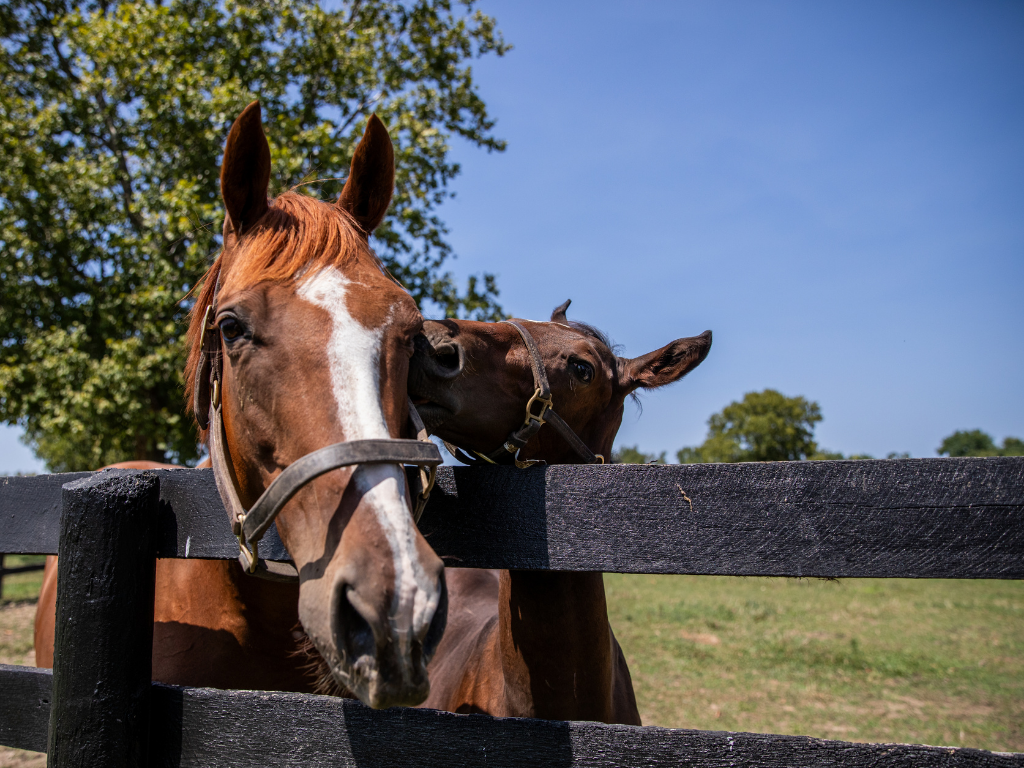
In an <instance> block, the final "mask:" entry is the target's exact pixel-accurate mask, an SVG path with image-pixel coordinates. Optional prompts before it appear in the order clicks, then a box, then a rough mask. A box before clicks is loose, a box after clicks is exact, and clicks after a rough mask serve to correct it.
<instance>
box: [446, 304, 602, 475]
mask: <svg viewBox="0 0 1024 768" xmlns="http://www.w3.org/2000/svg"><path fill="white" fill-rule="evenodd" d="M501 322H503V323H505V324H506V325H511V326H512V327H513V328H515V329H516V330H517V331H518V332H519V335H520V336H521V337H522V339H523V343H524V344H526V351H527V352H528V353H529V357H530V367H531V368H532V369H533V384H534V387H535V388H536V389H535V390H534V392H533V396H532V397H530V399H529V400H528V401H527V403H526V418H525V419H524V420H523V424H522V426H521V427H519V428H518V429H514V430H512V432H510V433H509V435H508V437H507V438H506V439H505V442H504V444H503V445H502V446H501V447H500V448H496V449H495V450H493V451H491V452H490V453H479V452H477V451H473V453H474V454H475V455H476V456H475V457H473V456H470V455H468V453H467V452H466V451H464V450H462V449H461V448H459V447H458V446H456V445H452V444H451V443H448V442H447V441H446V442H445V447H446V448H447V449H448V451H449V452H450V453H451V454H452V455H453V456H454V457H455V458H456V459H458V460H459V461H461V462H462V463H463V464H481V463H487V464H507V463H512V462H514V463H515V465H516V466H517V467H519V468H520V469H525V468H527V467H532V466H533V465H534V464H538V463H540V462H539V461H536V460H526V461H523V460H521V459H520V458H519V456H518V453H519V451H520V450H522V449H523V448H525V447H526V444H527V443H528V442H529V441H530V438H532V437H533V436H534V435H536V434H537V433H538V432H539V431H540V428H541V427H542V426H544V425H545V424H550V425H551V426H552V427H553V428H554V429H555V431H556V432H558V434H559V435H561V436H562V439H564V440H565V441H566V442H567V443H569V446H570V447H571V448H572V449H573V451H575V452H576V455H577V456H579V457H580V458H581V459H583V463H584V464H604V456H602V455H601V454H599V453H594V452H593V451H592V450H590V448H588V447H587V444H586V443H584V442H583V441H582V440H581V439H580V437H579V435H577V434H576V433H575V432H573V430H572V427H570V426H569V425H568V424H566V423H565V420H564V419H563V418H562V417H561V416H559V415H558V414H557V413H556V412H555V409H554V406H553V405H552V401H551V387H550V385H549V384H548V376H547V373H546V372H545V371H544V360H543V359H542V358H541V355H540V348H538V346H537V342H536V341H535V340H534V338H533V336H532V335H531V334H530V332H529V331H528V330H526V328H524V327H523V326H522V325H521V324H520V323H518V322H516V321H515V320H502V321H501Z"/></svg>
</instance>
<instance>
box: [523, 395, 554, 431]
mask: <svg viewBox="0 0 1024 768" xmlns="http://www.w3.org/2000/svg"><path fill="white" fill-rule="evenodd" d="M534 403H540V413H537V414H535V413H534V412H533V404H534ZM550 407H551V395H548V396H547V397H544V393H543V392H542V391H541V388H540V387H537V389H536V391H535V392H534V393H533V397H531V398H530V400H529V402H527V403H526V418H525V419H524V420H523V426H524V427H525V426H529V424H530V422H531V421H536V422H537V426H538V427H540V426H542V425H543V424H544V414H546V413H547V412H548V408H550Z"/></svg>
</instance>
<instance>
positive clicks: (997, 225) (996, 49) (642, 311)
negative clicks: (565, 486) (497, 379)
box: [0, 0, 1024, 473]
mask: <svg viewBox="0 0 1024 768" xmlns="http://www.w3.org/2000/svg"><path fill="white" fill-rule="evenodd" d="M480 7H481V8H482V9H483V10H484V11H485V12H487V13H490V14H492V15H494V16H495V17H496V18H497V19H498V22H499V27H500V28H501V29H502V30H503V32H504V33H505V37H506V39H507V40H508V41H509V42H510V43H512V44H513V45H514V46H515V50H513V51H512V52H511V53H510V54H508V55H507V56H506V57H504V58H503V59H496V58H494V57H489V58H487V59H485V60H483V61H480V62H478V63H477V64H476V65H475V67H474V71H475V74H476V78H477V81H478V84H479V87H480V92H481V94H482V96H483V97H484V99H485V100H486V101H487V103H488V105H489V107H490V109H491V112H492V114H493V115H494V116H495V117H496V118H497V120H498V124H497V128H496V133H497V135H499V136H500V137H502V138H504V139H506V140H507V141H508V145H509V146H508V150H507V151H506V152H504V153H494V154H487V153H485V152H482V151H480V150H477V149H473V148H470V147H468V146H466V145H463V144H458V143H456V144H455V146H454V153H455V156H456V158H457V159H458V160H459V162H460V163H461V164H462V175H461V176H460V177H459V178H458V179H457V180H456V181H455V183H454V187H453V188H454V190H455V191H456V192H457V197H456V198H455V199H454V200H452V201H450V202H448V203H446V204H445V206H444V208H443V210H442V215H443V217H444V218H445V219H446V221H447V222H448V224H449V226H450V227H451V241H452V243H453V244H454V246H455V250H456V252H457V253H458V254H459V258H458V260H457V261H455V262H452V264H451V268H452V269H453V271H454V272H455V273H456V274H457V275H460V276H465V275H468V274H472V273H476V272H481V271H489V272H494V273H496V274H497V275H498V278H499V286H500V287H501V291H502V295H501V300H502V303H503V305H504V306H505V308H506V309H507V310H508V311H510V312H512V313H514V314H516V315H518V316H521V317H530V318H547V317H548V315H549V314H550V311H551V309H552V308H553V307H554V306H555V305H557V304H559V303H561V302H562V301H564V300H565V299H566V298H572V300H573V305H572V308H571V309H570V311H569V316H570V317H571V318H575V319H580V320H585V321H588V322H591V323H593V324H595V325H597V326H598V327H600V328H602V329H603V330H605V331H607V332H608V333H609V334H610V335H611V336H612V338H613V339H614V340H615V341H616V342H618V343H619V344H621V345H623V347H624V353H625V354H627V355H629V356H634V355H639V354H642V353H645V352H648V351H650V350H652V349H655V348H657V347H660V346H662V345H664V344H665V343H667V342H668V341H670V340H672V339H674V338H676V337H679V336H691V335H695V334H698V333H700V332H701V331H703V330H705V329H707V328H710V329H712V330H713V331H714V334H715V341H714V346H713V348H712V350H711V354H710V355H709V356H708V358H707V360H706V361H705V362H704V364H703V365H702V366H701V367H700V368H698V369H697V370H696V371H694V372H693V373H692V374H691V375H690V376H689V377H688V378H686V379H685V380H684V381H683V382H681V383H678V384H675V385H672V386H670V387H668V388H665V389H663V390H660V391H658V392H652V393H649V394H648V395H646V396H645V397H644V410H643V415H642V416H639V417H638V413H637V411H636V410H635V409H633V408H632V406H627V413H626V418H625V419H624V422H623V426H622V430H621V431H620V433H619V444H639V445H640V446H641V448H643V449H644V450H648V451H663V450H664V451H668V452H669V456H670V457H671V456H672V454H674V452H675V451H676V450H677V449H678V448H680V447H681V446H684V445H694V444H697V443H699V442H700V441H701V440H702V439H703V437H704V433H705V430H706V421H707V418H708V416H709V415H710V414H711V413H713V412H715V411H718V410H720V409H721V408H722V407H723V406H725V405H726V404H727V403H729V402H730V401H732V400H735V399H738V398H740V397H742V396H743V394H744V393H745V392H749V391H752V390H760V389H763V388H765V387H774V388H776V389H779V390H780V391H782V392H784V393H785V394H788V395H798V394H799V395H804V396H806V397H808V398H810V399H813V400H816V401H818V402H819V403H820V404H821V407H822V411H823V414H824V416H825V419H824V421H823V422H822V423H821V424H820V425H819V427H818V430H817V437H818V440H819V443H820V444H822V445H823V446H824V447H826V448H829V449H831V450H840V451H843V452H844V453H860V452H867V453H871V454H874V455H876V456H884V455H885V454H886V453H888V452H889V451H909V452H910V453H911V454H912V455H914V456H933V455H935V448H936V447H937V446H938V444H939V442H940V441H941V439H942V438H943V437H944V436H945V435H947V434H949V433H951V432H952V431H953V430H956V429H973V428H981V429H984V430H986V431H988V432H989V433H991V434H992V435H994V436H995V437H996V438H997V439H1002V438H1003V437H1005V436H1006V435H1016V436H1020V437H1024V403H1022V396H1021V393H1022V392H1024V301H1022V298H1024V297H1022V289H1024V4H1022V3H1019V2H1005V3H996V2H956V3H950V2H900V3H888V2H887V3H882V2H856V3H817V2H788V3H787V2H734V3H721V2H716V3H712V2H708V3H667V2H666V3H653V2H631V3H625V2H622V3H579V4H574V5H568V4H553V3H539V2H538V3H531V2H522V0H517V2H497V1H489V0H485V2H483V3H482V4H481V6H480ZM16 436H17V432H16V431H15V430H10V429H7V430H4V431H3V432H0V473H6V472H11V471H15V470H31V469H37V470H38V469H39V468H40V467H39V465H38V464H37V463H36V462H35V461H34V460H33V459H32V457H31V454H30V453H29V452H28V451H27V449H24V448H23V447H22V446H20V445H19V444H18V443H17V440H16Z"/></svg>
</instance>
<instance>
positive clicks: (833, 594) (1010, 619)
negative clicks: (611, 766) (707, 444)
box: [0, 563, 1024, 768]
mask: <svg viewBox="0 0 1024 768" xmlns="http://www.w3.org/2000/svg"><path fill="white" fill-rule="evenodd" d="M11 564H12V565H13V563H11ZM40 581H41V574H40V573H32V574H25V575H24V576H14V577H11V578H10V579H9V580H5V584H4V599H5V601H6V602H5V603H4V604H3V605H2V606H0V662H2V663H8V664H12V663H13V664H28V663H31V662H32V658H33V657H32V617H33V615H34V611H35V606H34V605H33V603H32V602H31V601H29V602H25V601H24V599H25V598H27V597H34V596H35V594H36V593H37V592H38V589H39V584H40ZM605 584H606V586H607V591H608V606H609V615H610V616H611V620H612V626H613V627H614V628H615V633H616V636H617V637H618V638H619V642H620V643H621V644H622V648H623V650H624V651H625V654H626V659H627V660H628V661H629V667H630V671H631V672H632V675H633V684H634V687H635V689H636V693H637V700H638V702H639V704H640V713H641V715H642V716H643V720H644V723H645V724H648V725H664V726H669V727H676V728H699V729H704V730H732V731H755V732H762V733H787V734H802V735H808V736H819V737H822V738H833V739H842V740H844V741H872V742H875V741H895V742H905V743H907V742H909V743H919V744H941V745H954V746H969V747H978V748H981V749H991V750H997V751H1024V582H1013V581H914V580H909V579H892V580H870V579H849V580H845V581H820V580H812V579H801V580H797V579H762V578H730V577H708V576H622V575H617V574H609V575H607V576H606V577H605ZM12 598H15V601H12ZM44 764H45V763H44V762H39V759H38V756H34V755H31V754H30V753H16V752H15V751H14V750H7V749H4V748H0V768H7V767H8V766H19V768H30V767H32V768H34V766H37V765H38V766H41V765H44Z"/></svg>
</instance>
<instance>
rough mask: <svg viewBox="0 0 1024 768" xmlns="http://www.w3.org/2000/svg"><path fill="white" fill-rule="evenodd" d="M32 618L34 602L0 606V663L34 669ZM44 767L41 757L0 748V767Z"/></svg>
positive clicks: (34, 753)
mask: <svg viewBox="0 0 1024 768" xmlns="http://www.w3.org/2000/svg"><path fill="white" fill-rule="evenodd" d="M26 575H35V574H26ZM5 590H6V586H5ZM37 591H38V590H37ZM35 616H36V603H35V601H34V600H32V601H23V602H16V603H12V602H8V603H4V604H3V605H0V664H19V665H21V666H27V667H31V666H35V663H36V654H35V651H34V650H33V649H32V623H33V621H34V620H35ZM45 765H46V755H44V754H41V753H39V752H26V751H24V750H21V749H11V748H10V747H0V768H44V766H45Z"/></svg>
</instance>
